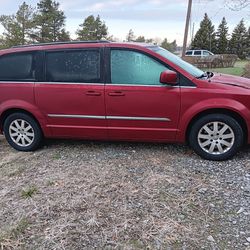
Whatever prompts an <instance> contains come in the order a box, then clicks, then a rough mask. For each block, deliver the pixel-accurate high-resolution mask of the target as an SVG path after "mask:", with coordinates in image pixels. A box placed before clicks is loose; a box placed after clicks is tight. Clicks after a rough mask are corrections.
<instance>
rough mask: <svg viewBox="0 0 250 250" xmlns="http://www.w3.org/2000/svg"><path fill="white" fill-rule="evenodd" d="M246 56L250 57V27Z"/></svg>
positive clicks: (249, 29)
mask: <svg viewBox="0 0 250 250" xmlns="http://www.w3.org/2000/svg"><path fill="white" fill-rule="evenodd" d="M245 44H246V56H248V57H250V27H248V30H247V34H246V40H245Z"/></svg>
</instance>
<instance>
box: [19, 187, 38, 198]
mask: <svg viewBox="0 0 250 250" xmlns="http://www.w3.org/2000/svg"><path fill="white" fill-rule="evenodd" d="M36 193H37V188H36V187H34V186H32V187H28V188H27V189H23V190H22V193H21V196H22V197H23V198H26V199H27V198H32V196H33V195H34V194H36Z"/></svg>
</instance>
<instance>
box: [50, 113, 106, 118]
mask: <svg viewBox="0 0 250 250" xmlns="http://www.w3.org/2000/svg"><path fill="white" fill-rule="evenodd" d="M48 117H52V118H80V119H106V117H105V116H98V115H64V114H48Z"/></svg>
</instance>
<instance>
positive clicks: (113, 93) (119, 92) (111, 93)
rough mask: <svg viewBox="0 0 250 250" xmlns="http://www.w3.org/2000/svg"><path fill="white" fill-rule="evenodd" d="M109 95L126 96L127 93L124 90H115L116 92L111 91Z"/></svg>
mask: <svg viewBox="0 0 250 250" xmlns="http://www.w3.org/2000/svg"><path fill="white" fill-rule="evenodd" d="M108 95H109V96H125V93H123V92H122V91H114V92H109V93H108Z"/></svg>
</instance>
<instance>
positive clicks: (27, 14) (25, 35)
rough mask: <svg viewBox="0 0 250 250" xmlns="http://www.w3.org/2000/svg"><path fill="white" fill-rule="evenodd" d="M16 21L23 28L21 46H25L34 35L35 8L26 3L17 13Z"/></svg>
mask: <svg viewBox="0 0 250 250" xmlns="http://www.w3.org/2000/svg"><path fill="white" fill-rule="evenodd" d="M16 20H17V22H18V24H19V25H20V28H21V39H22V42H21V44H25V43H26V42H27V40H28V39H29V38H30V34H32V30H33V28H34V25H35V24H34V8H32V7H31V6H29V5H27V4H26V3H25V2H23V4H22V5H21V6H20V7H19V10H18V11H17V13H16Z"/></svg>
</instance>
